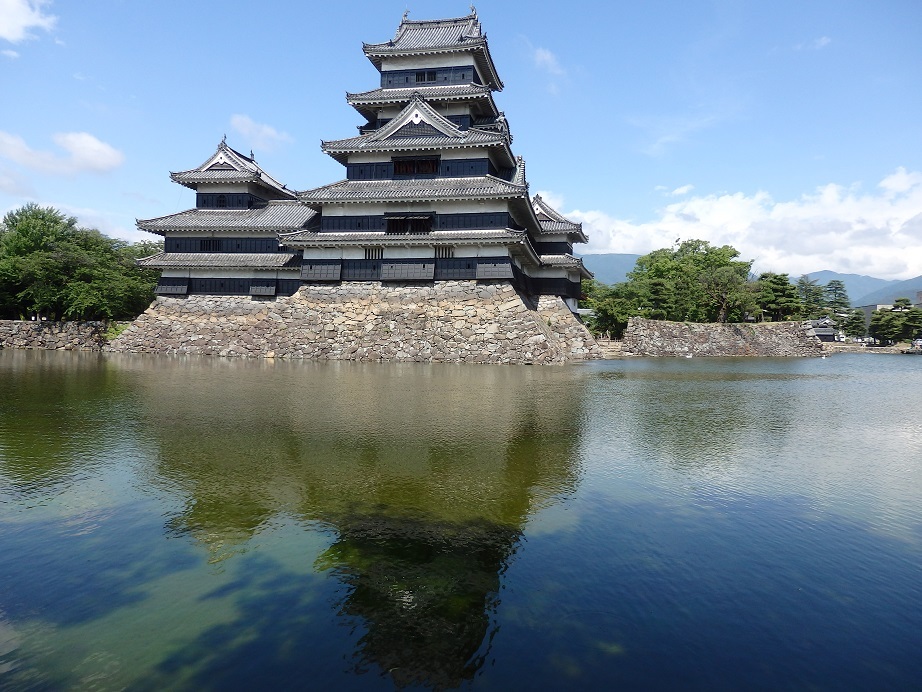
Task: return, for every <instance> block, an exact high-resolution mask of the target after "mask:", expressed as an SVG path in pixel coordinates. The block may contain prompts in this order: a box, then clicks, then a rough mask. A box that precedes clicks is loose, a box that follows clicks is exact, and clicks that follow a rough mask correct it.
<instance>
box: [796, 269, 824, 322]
mask: <svg viewBox="0 0 922 692" xmlns="http://www.w3.org/2000/svg"><path fill="white" fill-rule="evenodd" d="M796 286H797V295H798V296H799V297H800V302H801V303H802V304H803V315H804V317H806V318H808V319H811V320H815V319H817V318H820V317H824V316H825V315H826V309H825V302H824V300H823V287H822V286H820V285H819V284H817V282H816V280H815V279H811V278H810V277H809V276H807V275H806V274H803V275H801V277H800V278H799V279H797V284H796Z"/></svg>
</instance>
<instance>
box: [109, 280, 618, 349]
mask: <svg viewBox="0 0 922 692" xmlns="http://www.w3.org/2000/svg"><path fill="white" fill-rule="evenodd" d="M107 350H111V351H119V352H128V353H168V354H198V355H215V356H243V357H257V358H260V357H262V358H310V359H329V360H357V361H416V362H457V363H462V362H463V363H536V364H537V363H565V362H569V361H573V360H585V359H591V358H599V357H601V352H600V349H599V347H598V345H597V344H596V342H595V340H594V339H593V338H592V335H591V334H590V333H589V331H588V330H587V329H586V327H585V326H584V325H583V324H582V323H581V322H580V321H579V320H578V319H577V318H576V317H575V316H574V315H573V313H572V312H570V310H569V309H568V308H567V306H566V305H565V304H564V302H563V301H562V300H561V299H560V298H558V297H555V296H541V297H540V298H537V299H536V300H535V302H532V301H531V300H530V299H528V298H526V297H523V296H521V295H520V294H519V293H518V292H517V291H516V290H515V288H513V286H512V285H511V284H510V283H509V282H507V281H496V282H477V281H439V282H435V283H434V284H426V285H420V284H411V283H406V284H393V283H388V284H383V285H382V284H381V283H379V282H343V283H341V284H337V285H330V284H306V285H303V286H302V287H301V289H300V290H299V291H298V292H297V293H295V294H294V295H293V296H290V297H278V298H275V299H271V300H268V299H267V300H263V299H259V298H251V297H249V296H206V295H191V296H187V297H160V298H158V299H157V300H156V301H154V303H153V304H152V305H151V307H150V308H149V309H148V310H147V311H146V312H145V313H144V314H143V315H141V316H140V317H139V318H138V319H137V320H135V322H133V323H132V325H131V326H130V327H129V328H128V329H126V330H125V331H124V332H123V333H122V334H121V335H120V336H119V337H118V338H117V339H115V340H114V341H113V342H112V343H111V344H110V345H109V347H108V348H107Z"/></svg>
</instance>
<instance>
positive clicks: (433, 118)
mask: <svg viewBox="0 0 922 692" xmlns="http://www.w3.org/2000/svg"><path fill="white" fill-rule="evenodd" d="M320 147H321V149H322V150H323V152H324V153H325V154H329V155H330V156H332V157H333V158H334V159H336V160H337V161H339V162H340V163H346V161H347V160H348V158H349V155H350V154H354V153H356V152H360V151H387V152H393V151H422V150H443V149H462V148H470V147H502V148H503V150H504V152H505V158H506V162H507V164H508V165H509V166H511V165H512V164H513V162H514V159H513V158H512V151H511V149H510V148H509V136H508V131H507V130H505V129H501V130H500V131H495V132H487V131H486V130H479V129H476V128H469V129H467V130H462V129H461V128H460V127H458V125H456V124H455V123H453V122H452V121H451V120H449V119H448V118H446V117H445V116H443V115H442V114H441V113H439V112H438V111H436V110H435V109H434V108H433V107H432V106H431V105H429V104H428V103H427V102H426V101H425V100H424V99H423V98H422V96H420V94H418V93H417V94H414V95H413V96H412V97H411V98H410V102H409V103H408V104H407V105H406V106H405V107H404V109H403V110H402V111H401V112H400V114H399V115H398V116H397V117H396V118H393V119H392V120H390V121H389V122H388V123H387V124H386V125H384V126H382V127H380V128H378V129H377V130H375V131H374V132H371V133H369V134H366V135H359V136H358V137H350V138H348V139H337V140H331V141H328V142H321V143H320Z"/></svg>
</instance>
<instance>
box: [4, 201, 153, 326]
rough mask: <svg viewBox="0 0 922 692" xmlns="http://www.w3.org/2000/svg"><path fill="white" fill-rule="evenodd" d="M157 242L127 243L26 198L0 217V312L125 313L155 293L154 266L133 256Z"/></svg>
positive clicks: (94, 316)
mask: <svg viewBox="0 0 922 692" xmlns="http://www.w3.org/2000/svg"><path fill="white" fill-rule="evenodd" d="M158 250H159V245H158V244H151V243H142V244H138V245H137V246H133V245H131V244H130V243H127V242H125V241H122V240H117V239H114V238H109V237H107V236H104V235H103V234H101V233H100V232H99V231H96V230H94V229H84V228H79V227H78V226H77V220H76V219H75V218H73V217H67V216H65V215H64V214H62V213H61V212H60V211H58V210H56V209H53V208H51V207H40V206H38V205H36V204H28V205H26V206H24V207H22V208H20V209H17V210H14V211H11V212H9V213H8V214H7V215H6V216H4V217H3V222H2V225H0V301H2V302H0V316H3V317H13V318H25V317H28V316H35V317H47V318H49V319H53V320H56V319H62V318H68V319H130V318H133V317H135V316H137V315H138V314H139V313H140V312H142V311H143V310H144V309H145V308H146V307H147V305H149V304H150V301H151V300H153V295H154V294H153V289H154V287H155V286H156V283H157V272H154V271H150V270H142V269H140V268H139V267H138V266H137V264H136V262H135V260H136V259H137V258H138V256H139V255H141V254H142V253H145V254H153V252H156V251H158Z"/></svg>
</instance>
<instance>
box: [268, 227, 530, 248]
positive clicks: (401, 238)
mask: <svg viewBox="0 0 922 692" xmlns="http://www.w3.org/2000/svg"><path fill="white" fill-rule="evenodd" d="M524 235H525V234H524V232H523V231H514V230H512V229H484V230H463V231H432V232H431V233H406V234H403V233H385V232H384V231H366V232H356V231H344V232H330V231H299V232H296V233H285V234H282V235H280V236H279V242H281V243H282V244H283V245H286V246H291V247H339V246H341V245H483V244H484V243H488V244H495V243H508V242H514V243H518V242H521V241H522V239H523V236H524Z"/></svg>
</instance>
